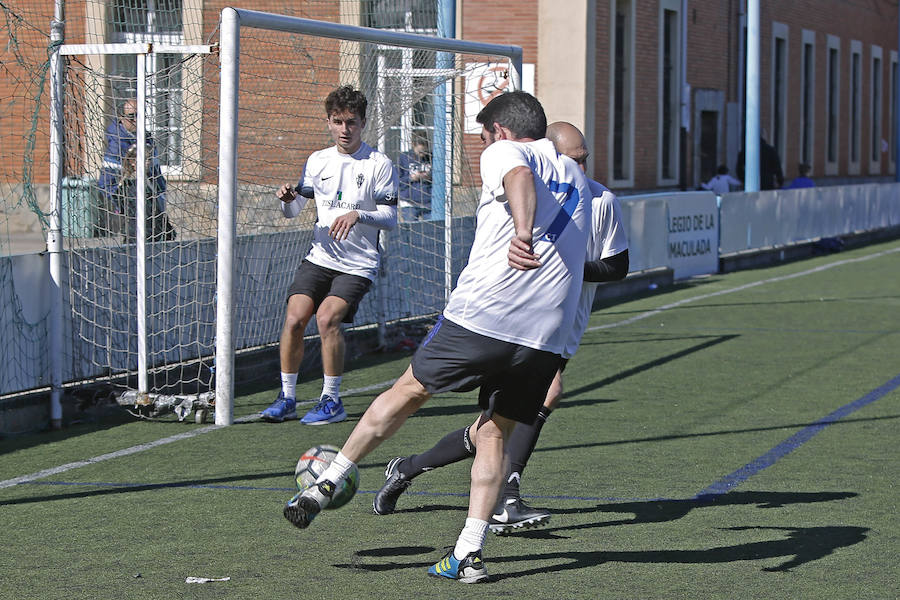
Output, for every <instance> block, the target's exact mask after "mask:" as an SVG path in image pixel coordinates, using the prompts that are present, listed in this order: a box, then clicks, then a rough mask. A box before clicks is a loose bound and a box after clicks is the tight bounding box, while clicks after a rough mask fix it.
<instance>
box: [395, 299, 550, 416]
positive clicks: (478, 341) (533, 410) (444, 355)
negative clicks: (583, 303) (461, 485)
mask: <svg viewBox="0 0 900 600" xmlns="http://www.w3.org/2000/svg"><path fill="white" fill-rule="evenodd" d="M560 361H562V358H561V357H560V356H559V355H558V354H553V353H552V352H546V351H543V350H535V349H533V348H528V347H526V346H520V345H519V344H513V343H511V342H504V341H502V340H497V339H494V338H492V337H488V336H485V335H481V334H478V333H474V332H472V331H469V330H468V329H466V328H465V327H460V326H459V325H457V324H456V323H453V322H452V321H448V320H447V319H445V318H444V317H443V316H442V317H441V318H440V319H438V322H437V324H436V325H435V326H434V328H433V329H432V330H431V331H430V332H429V333H428V335H427V336H425V339H424V340H423V341H422V344H421V345H420V346H419V348H418V350H416V353H415V354H414V355H413V359H412V370H413V375H414V376H415V378H416V379H417V380H418V381H419V383H421V384H422V385H423V386H425V389H426V390H428V392H429V393H431V394H440V393H441V392H449V391H453V392H468V391H471V390H474V389H475V388H476V387H479V386H481V390H480V391H479V394H478V405H479V406H480V407H481V409H482V410H483V411H485V412H486V413H487V414H488V415H490V414H492V413H497V414H498V415H500V416H503V417H506V418H508V419H513V420H515V421H519V422H520V423H528V424H531V423H534V420H535V418H536V417H537V414H538V410H540V408H541V406H542V405H543V404H544V398H545V397H546V396H547V390H548V389H549V388H550V384H551V383H552V382H553V376H554V375H556V371H557V369H559V367H560Z"/></svg>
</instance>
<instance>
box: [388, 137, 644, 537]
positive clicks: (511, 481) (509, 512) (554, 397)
mask: <svg viewBox="0 0 900 600" xmlns="http://www.w3.org/2000/svg"><path fill="white" fill-rule="evenodd" d="M547 139H549V140H550V141H551V142H553V145H554V146H555V147H556V149H557V151H559V152H560V153H561V154H565V155H566V156H568V157H569V158H571V159H572V160H574V161H575V162H576V163H577V164H578V165H579V166H580V167H581V168H582V170H584V168H585V162H586V160H587V157H588V149H587V144H586V143H585V140H584V135H582V133H581V132H580V131H579V130H578V128H577V127H575V126H574V125H572V124H571V123H566V122H564V121H559V122H556V123H551V124H550V126H549V127H547ZM588 185H589V186H590V188H591V194H592V196H593V200H592V207H591V223H592V226H591V239H590V242H589V244H588V254H587V258H588V261H587V262H586V263H585V265H584V287H583V289H582V291H581V300H580V304H579V310H578V315H577V317H576V319H575V326H574V327H573V328H572V332H571V334H570V335H569V339H568V342H567V343H566V347H565V349H564V350H563V354H562V356H563V359H564V361H568V360H569V358H570V357H572V356H573V355H574V354H575V351H576V350H577V349H578V346H579V345H580V342H581V336H582V335H583V334H584V330H585V328H586V327H587V322H588V319H589V318H590V314H591V308H592V306H593V302H594V294H595V292H596V291H597V284H598V283H599V282H602V281H617V280H619V279H623V278H624V277H625V276H626V275H627V274H628V262H629V261H628V241H627V238H626V236H625V228H624V226H623V224H622V222H621V212H622V209H621V207H620V206H619V201H618V200H617V199H616V196H615V195H614V194H613V193H612V192H611V191H610V190H609V189H608V188H606V186H604V185H602V184H600V183H598V182H596V181H594V180H592V179H589V180H588ZM564 369H565V362H564V363H563V365H562V366H561V367H560V369H559V371H558V372H557V374H556V377H555V378H554V380H553V384H552V385H551V386H550V389H549V390H548V391H547V397H546V399H545V400H544V405H543V406H542V407H541V409H540V411H539V412H538V415H537V418H536V419H535V420H534V422H533V423H530V424H526V423H519V424H517V425H516V428H515V429H514V430H513V432H512V435H511V436H510V439H509V443H508V444H507V454H508V455H509V461H510V472H509V476H508V477H507V480H506V486H505V487H504V490H503V494H502V496H501V499H500V502H499V503H498V505H497V508H496V511H495V513H494V514H493V515H492V516H491V520H490V524H489V527H490V530H491V531H492V532H494V533H497V534H506V533H510V532H513V531H516V530H517V529H522V528H526V527H536V526H539V525H543V524H545V523H547V521H549V520H550V513H549V512H548V511H546V510H544V509H540V508H532V507H530V506H528V505H527V504H526V503H525V502H524V501H523V500H522V497H521V495H520V493H519V483H520V481H521V479H522V475H523V473H524V471H525V465H526V464H527V463H528V459H529V457H530V456H531V453H532V452H533V451H534V447H535V445H536V444H537V440H538V436H539V435H540V433H541V428H542V427H543V425H544V423H545V422H546V421H547V419H548V418H549V416H550V413H551V412H552V411H553V410H554V409H555V408H556V407H557V406H558V405H559V401H560V399H561V398H562V392H563V388H562V373H563V370H564ZM472 437H473V436H472V427H470V426H467V427H463V428H462V429H458V430H456V431H454V432H452V433H449V434H447V435H446V436H444V437H443V438H442V439H441V440H440V441H438V443H437V444H435V445H434V446H433V447H431V448H430V449H428V450H426V451H425V452H423V453H421V454H414V455H412V456H408V457H405V458H404V457H397V458H394V459H393V460H391V461H390V462H389V463H388V464H387V468H386V469H385V471H384V474H385V477H386V481H385V483H384V485H383V486H382V488H381V489H380V490H378V492H377V493H376V494H375V499H374V500H373V501H372V507H373V508H374V510H375V514H378V515H387V514H390V513H392V512H394V509H395V507H396V505H397V499H398V498H399V497H400V495H401V494H402V493H403V492H404V491H405V490H406V489H407V488H408V487H409V486H410V484H411V483H412V480H413V479H414V478H416V477H418V476H419V475H421V474H422V473H425V472H426V471H431V470H433V469H436V468H438V467H442V466H445V465H449V464H451V463H455V462H458V461H460V460H463V459H466V458H471V457H473V456H475V451H476V444H474V443H473V441H472Z"/></svg>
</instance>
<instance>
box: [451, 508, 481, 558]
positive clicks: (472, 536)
mask: <svg viewBox="0 0 900 600" xmlns="http://www.w3.org/2000/svg"><path fill="white" fill-rule="evenodd" d="M487 530H488V522H487V521H482V520H481V519H473V518H471V517H467V518H466V526H465V527H463V530H462V531H461V532H460V534H459V538H457V540H456V547H455V548H453V557H454V558H455V559H456V560H462V559H464V558H465V557H466V555H468V554H469V553H470V552H478V551H479V550H481V549H482V548H484V538H485V536H486V535H487Z"/></svg>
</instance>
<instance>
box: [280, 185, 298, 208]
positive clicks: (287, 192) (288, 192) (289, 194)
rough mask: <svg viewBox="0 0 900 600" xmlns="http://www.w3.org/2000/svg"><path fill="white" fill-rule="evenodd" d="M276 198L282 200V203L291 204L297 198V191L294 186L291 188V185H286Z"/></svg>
mask: <svg viewBox="0 0 900 600" xmlns="http://www.w3.org/2000/svg"><path fill="white" fill-rule="evenodd" d="M275 196H276V197H277V198H278V199H279V200H281V201H282V202H284V203H285V204H287V203H289V202H293V201H294V198H296V197H297V190H295V189H294V188H293V186H291V184H289V183H286V184H284V185H283V186H281V189H280V190H278V192H277V193H276V194H275Z"/></svg>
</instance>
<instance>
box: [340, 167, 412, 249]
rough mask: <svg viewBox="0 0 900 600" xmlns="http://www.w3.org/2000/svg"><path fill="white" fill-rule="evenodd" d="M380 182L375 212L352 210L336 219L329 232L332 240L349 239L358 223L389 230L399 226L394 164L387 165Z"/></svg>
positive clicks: (380, 176)
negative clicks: (351, 231)
mask: <svg viewBox="0 0 900 600" xmlns="http://www.w3.org/2000/svg"><path fill="white" fill-rule="evenodd" d="M379 181H380V183H376V186H375V210H361V209H357V210H351V211H350V212H348V213H345V214H343V215H341V216H339V217H338V218H336V219H335V220H334V222H333V223H332V224H331V228H330V229H329V230H328V235H330V236H331V238H332V239H335V240H344V239H347V236H348V235H349V234H350V230H351V229H352V228H353V226H354V225H356V224H357V223H364V224H366V225H371V226H372V227H376V228H378V229H387V230H390V229H393V228H394V227H396V226H397V172H396V171H395V170H394V166H393V164H392V163H390V162H386V163H385V165H384V166H383V168H382V169H381V171H380V173H379Z"/></svg>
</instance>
